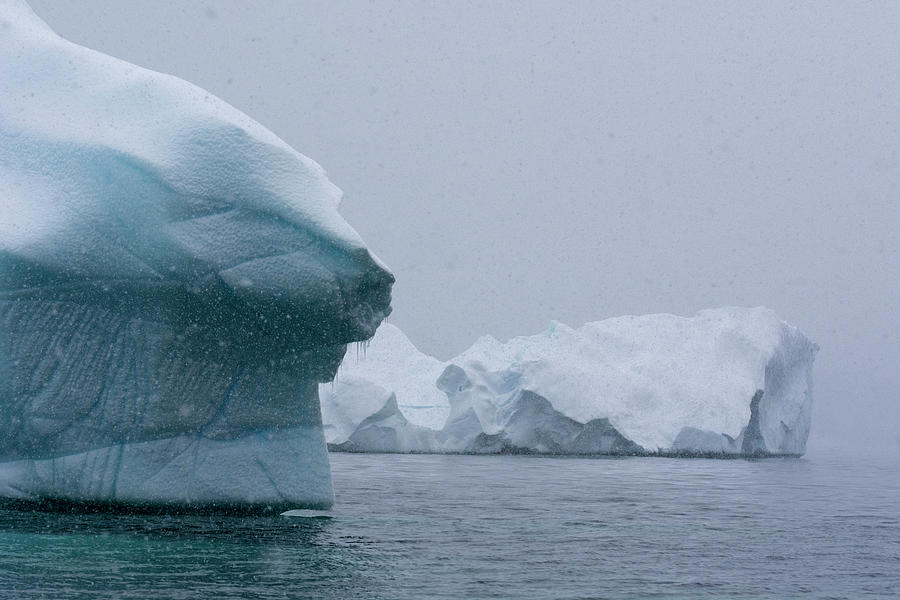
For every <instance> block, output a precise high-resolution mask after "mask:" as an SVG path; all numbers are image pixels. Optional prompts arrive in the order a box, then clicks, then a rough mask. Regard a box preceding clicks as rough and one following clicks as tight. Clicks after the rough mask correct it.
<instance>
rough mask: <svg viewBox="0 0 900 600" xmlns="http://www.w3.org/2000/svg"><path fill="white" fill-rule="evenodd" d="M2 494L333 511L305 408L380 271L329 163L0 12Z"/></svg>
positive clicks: (227, 111) (382, 275) (361, 314)
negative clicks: (347, 213)
mask: <svg viewBox="0 0 900 600" xmlns="http://www.w3.org/2000/svg"><path fill="white" fill-rule="evenodd" d="M0 57H2V60H0V496H5V497H8V498H18V499H22V500H26V501H41V500H46V499H51V500H61V501H71V502H86V503H113V504H126V505H138V504H143V505H159V506H179V507H183V506H190V507H200V506H210V505H213V506H235V507H251V508H252V507H266V506H274V507H280V506H289V507H295V508H296V507H299V506H308V507H327V506H329V505H330V504H331V502H332V488H331V479H330V473H329V466H328V458H327V452H326V446H325V439H324V433H323V429H322V421H321V414H320V407H319V398H318V391H317V390H318V385H319V383H320V382H324V381H329V380H330V379H331V378H332V377H333V375H334V372H335V370H336V369H337V367H338V365H339V363H340V361H341V359H342V357H343V355H344V351H345V349H346V345H347V344H348V343H350V342H353V341H357V340H364V339H367V338H370V337H371V336H372V335H373V334H374V333H375V330H376V328H377V327H378V325H379V324H380V322H381V321H382V319H383V318H384V317H385V316H386V315H387V314H388V313H389V312H390V292H391V285H392V283H393V276H392V275H391V274H390V272H389V271H388V270H387V269H386V268H385V267H384V265H383V264H381V262H380V261H379V260H378V259H377V258H376V257H375V256H374V255H373V254H371V253H370V252H369V251H368V250H367V248H366V246H365V245H364V244H363V242H362V240H361V239H360V237H359V235H358V234H357V233H356V232H355V231H354V230H353V228H352V227H351V226H350V225H348V224H347V223H346V222H345V221H344V220H343V219H342V218H341V217H340V215H339V214H338V210H337V208H338V203H339V201H340V198H341V193H340V190H339V189H338V188H336V187H335V186H334V185H333V184H332V183H331V182H329V180H328V179H327V177H326V175H325V173H324V172H323V170H322V168H321V167H319V165H317V164H316V163H315V162H313V161H312V160H310V159H309V158H307V157H305V156H303V155H301V154H299V153H297V152H296V151H294V150H293V149H291V148H290V147H289V146H288V145H287V144H285V143H284V142H283V141H281V140H280V139H279V138H278V137H276V136H275V135H274V134H272V133H271V132H269V131H268V130H266V129H265V128H263V127H262V126H261V125H259V124H258V123H256V122H255V121H253V120H252V119H250V118H249V117H247V116H246V115H244V114H242V113H241V112H239V111H238V110H236V109H234V108H233V107H231V106H229V105H228V104H226V103H225V102H223V101H222V100H220V99H218V98H216V97H214V96H212V95H211V94H209V93H208V92H206V91H204V90H202V89H200V88H198V87H196V86H194V85H192V84H190V83H187V82H185V81H183V80H181V79H178V78H176V77H172V76H169V75H164V74H160V73H156V72H153V71H150V70H147V69H143V68H141V67H138V66H135V65H132V64H129V63H127V62H124V61H121V60H118V59H115V58H112V57H110V56H107V55H104V54H101V53H99V52H95V51H92V50H89V49H87V48H84V47H81V46H78V45H76V44H73V43H70V42H68V41H66V40H64V39H62V38H60V37H59V36H57V35H56V34H55V33H54V32H53V31H51V30H50V29H49V27H48V26H47V25H46V24H45V23H43V22H42V21H41V20H40V19H39V18H38V17H37V16H36V15H35V14H34V13H33V12H32V10H31V9H30V8H29V7H28V6H27V5H26V4H25V3H24V2H22V1H20V0H0Z"/></svg>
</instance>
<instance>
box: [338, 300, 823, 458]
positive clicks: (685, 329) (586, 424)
mask: <svg viewBox="0 0 900 600" xmlns="http://www.w3.org/2000/svg"><path fill="white" fill-rule="evenodd" d="M379 334H380V330H379ZM379 334H376V336H375V339H374V340H373V345H372V348H374V349H377V348H378V347H380V346H376V344H375V342H376V341H378V338H379ZM392 335H394V336H396V335H397V334H396V333H394V334H392ZM386 350H387V353H388V354H390V348H386ZM817 350H818V347H817V346H816V344H814V343H813V342H811V341H810V340H809V339H808V338H807V337H806V336H805V335H804V334H803V333H802V332H801V331H799V330H798V329H797V328H796V327H793V326H791V325H788V324H787V323H784V322H783V321H781V320H780V319H779V318H778V317H777V316H776V315H775V313H773V312H772V311H770V310H768V309H765V308H737V307H728V308H721V309H713V310H705V311H701V312H699V313H698V314H697V315H695V316H693V317H679V316H675V315H668V314H659V315H646V316H627V317H620V318H614V319H608V320H605V321H598V322H593V323H587V324H585V325H583V326H582V327H580V328H578V329H573V328H571V327H568V326H566V325H564V324H562V323H556V322H555V323H552V324H551V325H550V327H549V328H548V329H547V331H545V332H544V333H542V334H539V335H534V336H526V337H517V338H513V339H511V340H509V341H508V342H505V343H503V342H500V341H498V340H496V339H494V338H492V337H490V336H485V337H482V338H480V339H479V340H478V341H477V342H476V343H475V344H474V345H473V346H472V347H471V348H469V349H468V350H466V351H465V352H463V353H462V354H460V355H459V356H457V357H456V358H454V359H452V360H450V361H448V362H447V363H444V366H443V371H442V372H441V374H440V375H439V376H438V377H437V378H436V379H434V380H433V382H434V383H433V387H435V388H437V389H439V390H441V391H442V392H443V393H444V394H446V398H447V403H446V406H447V409H446V410H447V412H446V414H447V417H446V420H445V421H444V422H443V423H441V424H436V423H435V422H434V421H432V422H430V423H421V422H412V420H411V419H409V418H408V417H409V414H410V412H411V411H410V410H405V409H404V408H403V406H402V404H401V405H399V406H398V405H397V404H398V403H397V402H394V398H393V396H392V393H393V390H394V387H393V386H392V385H391V383H390V382H388V381H387V380H385V379H384V378H381V379H379V380H378V383H379V385H380V386H381V387H380V389H381V394H382V396H381V397H380V398H379V399H375V397H374V395H373V396H371V398H372V402H371V406H372V407H377V409H378V410H377V411H376V414H375V415H373V414H372V413H369V415H371V416H370V417H368V418H366V416H365V415H361V414H359V415H357V418H356V419H355V421H356V422H358V423H360V425H359V426H358V429H357V430H356V431H354V432H353V433H352V434H350V435H349V437H348V439H347V441H346V442H343V443H341V444H337V445H335V446H334V448H335V449H337V450H352V451H355V452H363V451H388V450H387V449H390V450H389V451H415V452H475V453H496V452H533V453H548V454H625V455H630V454H655V455H688V456H737V455H743V456H769V455H793V456H796V455H802V454H803V453H804V452H805V449H806V441H807V438H808V436H809V430H810V423H811V420H810V419H811V410H812V365H813V361H814V358H815V354H816V352H817ZM405 352H407V353H409V352H410V350H408V349H407V350H406V351H405ZM369 357H372V358H374V359H376V360H378V361H380V362H378V363H373V366H374V364H379V365H380V364H391V361H390V360H389V358H386V357H382V356H379V355H378V353H377V352H374V351H371V350H370V352H369V353H368V356H367V357H366V360H369ZM409 360H410V359H409V358H404V361H409ZM379 368H380V367H379ZM397 371H398V372H400V374H399V375H398V374H397V373H393V374H392V377H393V378H394V379H397V378H398V377H400V378H403V377H406V378H408V379H409V380H415V381H416V382H417V383H416V387H417V389H421V390H424V389H425V388H426V387H427V386H425V385H424V384H423V381H422V379H423V376H424V372H423V371H421V370H419V371H404V370H403V369H402V368H400V367H399V365H398V367H397ZM430 376H431V372H429V378H430ZM361 385H362V384H361V382H359V381H357V382H356V386H357V387H360V386H361ZM430 393H431V392H430V391H429V394H430ZM336 395H337V396H340V389H338V390H337V394H336ZM425 397H426V393H425V392H424V391H423V392H420V393H419V394H417V395H416V398H425ZM427 397H429V398H431V396H430V395H427ZM399 398H400V396H399V394H398V395H397V400H398V401H399ZM333 401H335V402H337V401H339V400H338V399H335V400H333ZM417 401H418V400H415V399H413V400H407V401H406V402H408V403H409V404H414V403H415V402H417ZM423 402H424V401H423ZM427 404H428V405H436V402H435V401H434V400H431V399H429V400H428V401H427ZM325 412H326V414H328V413H329V411H328V409H326V410H325ZM326 421H327V419H326ZM416 427H426V428H428V429H431V430H433V431H434V435H433V436H429V435H426V434H425V433H423V432H421V431H419V430H417V429H416ZM364 430H366V431H364ZM392 431H393V433H391V432H392ZM416 444H418V445H416Z"/></svg>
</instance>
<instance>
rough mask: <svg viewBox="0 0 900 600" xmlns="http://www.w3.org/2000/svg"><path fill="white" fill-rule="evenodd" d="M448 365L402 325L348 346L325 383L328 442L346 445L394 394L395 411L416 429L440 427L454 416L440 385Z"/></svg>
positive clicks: (381, 329)
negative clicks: (416, 341)
mask: <svg viewBox="0 0 900 600" xmlns="http://www.w3.org/2000/svg"><path fill="white" fill-rule="evenodd" d="M444 367H445V364H444V363H443V362H441V361H439V360H438V359H436V358H434V357H433V356H428V355H427V354H424V353H423V352H420V351H419V349H418V348H416V347H415V346H414V345H413V343H412V342H411V341H409V338H407V337H406V335H405V334H404V333H403V332H402V331H401V330H400V329H399V328H398V327H396V326H394V325H392V324H390V323H383V324H382V325H381V326H380V327H379V328H378V331H376V332H375V335H374V337H372V338H371V339H369V340H367V341H366V342H364V343H362V344H357V345H356V348H355V350H354V349H353V348H348V350H347V355H346V356H345V357H344V361H343V362H342V363H341V366H340V368H339V370H338V373H337V375H336V376H335V378H334V380H333V381H332V382H331V383H323V384H320V385H319V396H320V397H321V399H322V418H323V420H324V422H325V438H326V440H327V441H328V443H329V444H342V443H344V442H346V441H347V440H348V439H349V438H350V436H351V435H352V434H353V433H354V432H355V431H356V429H357V428H358V427H359V426H360V424H361V423H362V422H363V421H364V420H365V419H367V418H369V417H371V416H373V415H374V414H375V413H377V412H379V411H380V410H381V409H382V408H384V407H385V406H386V405H387V404H388V403H389V400H391V396H393V397H394V398H393V403H394V404H396V405H397V406H396V409H394V410H396V411H398V412H399V413H400V415H401V416H402V417H403V418H404V419H406V420H408V421H409V422H410V423H411V424H412V425H415V426H420V427H427V428H429V429H440V428H441V427H442V426H443V424H444V421H446V420H447V415H448V414H449V412H450V406H449V404H448V402H447V396H446V395H445V394H444V392H442V391H441V390H440V389H438V388H437V387H436V386H435V381H437V378H438V377H439V376H440V375H441V372H442V371H443V370H444Z"/></svg>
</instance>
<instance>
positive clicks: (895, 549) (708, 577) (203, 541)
mask: <svg viewBox="0 0 900 600" xmlns="http://www.w3.org/2000/svg"><path fill="white" fill-rule="evenodd" d="M332 465H333V471H334V482H335V488H336V492H337V498H338V502H337V505H336V506H335V508H334V510H333V511H332V513H331V515H332V516H331V517H330V518H329V517H322V516H316V513H303V514H305V515H306V516H298V517H273V518H223V517H209V516H204V517H200V516H197V517H178V518H174V517H162V516H149V517H147V516H123V515H68V514H48V513H32V512H16V511H0V597H3V598H22V599H28V598H199V597H215V598H220V599H224V598H307V597H308V598H325V599H330V598H341V599H344V598H350V599H354V600H355V599H363V598H390V599H403V598H453V599H457V598H704V597H708V598H886V597H900V460H898V459H897V457H889V458H886V459H884V460H882V461H879V462H876V463H871V462H862V461H859V462H853V461H850V460H848V459H835V460H828V459H816V458H811V459H769V460H757V461H746V460H727V461H716V460H678V459H660V458H627V459H616V460H612V459H606V460H590V459H566V458H535V457H502V456H490V457H476V456H397V455H332Z"/></svg>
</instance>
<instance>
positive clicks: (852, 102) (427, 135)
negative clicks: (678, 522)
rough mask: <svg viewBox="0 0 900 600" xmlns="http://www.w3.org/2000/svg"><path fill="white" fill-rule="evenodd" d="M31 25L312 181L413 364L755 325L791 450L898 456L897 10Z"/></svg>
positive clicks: (490, 10) (117, 4) (430, 6)
mask: <svg viewBox="0 0 900 600" xmlns="http://www.w3.org/2000/svg"><path fill="white" fill-rule="evenodd" d="M31 4H32V6H33V8H34V9H35V11H36V12H37V13H38V14H39V15H40V16H41V17H43V18H44V19H45V20H46V21H47V22H48V23H49V24H50V25H51V26H52V27H53V28H54V29H55V30H56V31H57V32H59V33H60V34H61V35H63V36H65V37H67V38H69V39H71V40H73V41H75V42H78V43H81V44H84V45H86V46H89V47H92V48H96V49H98V50H101V51H103V52H106V53H108V54H112V55H114V56H117V57H120V58H123V59H126V60H129V61H131V62H134V63H137V64H139V65H142V66H146V67H149V68H152V69H155V70H158V71H163V72H167V73H172V74H175V75H178V76H180V77H183V78H184V79H187V80H189V81H191V82H193V83H196V84H198V85H200V86H202V87H204V88H206V89H208V90H210V91H212V92H213V93H215V94H216V95H218V96H220V97H222V98H224V99H225V100H227V101H228V102H230V103H231V104H233V105H234V106H236V107H238V108H240V109H241V110H243V111H244V112H246V113H247V114H249V115H250V116H252V117H254V118H255V119H256V120H258V121H260V122H261V123H263V124H264V125H266V126H267V127H269V128H270V129H272V130H273V131H274V132H275V133H277V134H278V135H279V136H280V137H282V138H283V139H285V140H286V141H287V142H288V143H290V144H291V145H292V146H294V147H295V148H297V149H298V150H299V151H301V152H303V153H304V154H307V155H309V156H311V157H312V158H314V159H315V160H317V161H318V162H319V163H321V164H322V165H323V166H324V167H325V168H326V170H327V171H328V173H329V175H330V177H331V179H332V180H333V181H334V182H335V183H336V184H337V185H339V186H340V187H341V188H342V189H343V190H344V192H345V200H344V204H343V207H342V212H343V214H344V216H345V217H346V218H347V220H348V221H350V223H351V224H352V225H353V226H354V227H355V228H356V229H357V230H358V231H359V232H360V233H361V234H362V235H363V237H364V238H365V239H366V241H367V242H368V244H369V246H370V247H371V248H372V249H373V251H374V252H375V253H376V254H378V255H379V256H380V257H381V258H382V259H383V260H384V261H385V262H386V263H387V264H388V265H390V266H391V268H392V269H393V271H394V273H395V274H396V276H397V284H396V286H395V294H394V315H393V316H392V317H391V322H392V323H394V324H396V325H398V326H400V327H401V328H403V329H404V330H405V331H406V333H407V334H408V335H409V336H410V338H411V339H412V340H413V341H414V342H415V343H416V344H417V345H418V346H419V347H420V348H421V349H422V350H424V351H427V352H430V353H432V354H435V355H437V356H438V357H440V358H449V357H451V356H452V355H454V354H456V353H457V352H459V351H461V350H463V349H464V348H466V347H467V346H468V345H469V344H471V343H472V341H474V340H475V338H477V337H478V336H480V335H482V334H484V333H490V334H492V335H494V336H496V337H499V338H503V339H505V338H509V337H511V336H514V335H520V334H531V333H536V332H538V331H541V330H543V329H544V328H545V327H546V326H547V323H548V322H549V321H550V320H551V319H558V320H560V321H563V322H566V323H568V324H570V325H573V326H578V325H580V324H582V323H583V322H585V321H592V320H598V319H602V318H606V317H610V316H617V315H622V314H642V313H649V312H672V313H676V314H682V315H690V314H693V313H695V312H696V311H697V310H700V309H703V308H707V307H715V306H721V305H731V304H736V305H749V306H755V305H765V306H768V307H770V308H773V309H774V310H776V311H777V312H778V313H779V314H780V315H781V316H782V317H783V318H784V319H786V320H788V321H790V322H791V323H793V324H795V325H798V326H799V327H800V328H801V329H803V330H804V331H805V332H806V333H807V334H808V335H809V336H810V337H812V338H813V339H814V340H815V341H817V342H818V343H819V344H820V345H821V347H822V350H821V352H820V354H819V357H818V360H817V362H816V368H815V378H816V405H815V409H814V416H813V436H812V439H811V440H810V451H811V452H814V451H825V450H828V449H831V448H840V447H842V446H845V445H846V444H851V443H852V444H856V445H858V446H859V447H862V448H863V449H864V450H868V451H874V450H887V451H890V452H892V453H894V454H895V455H896V454H897V452H898V450H900V397H898V396H900V392H898V390H900V326H898V322H900V240H898V237H900V234H898V230H900V4H898V3H894V2H888V3H874V2H870V3H865V4H863V3H849V2H846V3H841V4H833V5H829V4H826V3H824V2H810V3H787V2H780V3H748V2H737V3H733V4H727V3H725V2H711V3H700V2H692V3H687V2H682V3H674V2H666V3H651V2H642V3H634V2H621V3H620V2H597V1H592V2H572V3H562V2H546V3H523V2H483V3H474V2H434V3H427V2H408V3H407V2H386V1H385V2H377V3H368V2H335V1H334V0H329V1H326V2H295V1H287V0H285V1H268V2H241V1H237V0H232V1H205V2H200V1H198V2H186V1H184V0H154V1H153V2H144V1H136V0H135V1H125V0H77V1H76V0H71V1H70V0H31Z"/></svg>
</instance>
